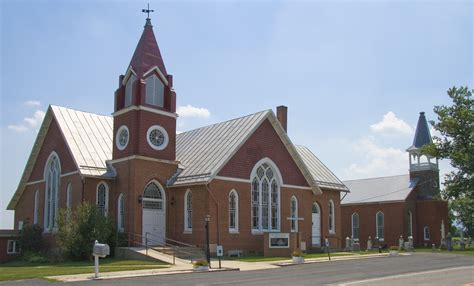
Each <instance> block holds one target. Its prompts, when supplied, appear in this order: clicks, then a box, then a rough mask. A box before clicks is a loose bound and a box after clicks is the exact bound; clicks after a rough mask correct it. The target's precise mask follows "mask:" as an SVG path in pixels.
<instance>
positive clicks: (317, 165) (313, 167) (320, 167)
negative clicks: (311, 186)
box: [295, 145, 348, 191]
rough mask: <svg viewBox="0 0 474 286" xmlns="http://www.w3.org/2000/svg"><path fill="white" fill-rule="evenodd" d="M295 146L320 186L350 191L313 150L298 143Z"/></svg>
mask: <svg viewBox="0 0 474 286" xmlns="http://www.w3.org/2000/svg"><path fill="white" fill-rule="evenodd" d="M295 147H296V150H297V151H298V154H300V156H301V158H302V159H303V162H304V163H305V164H306V166H308V169H309V171H310V172H311V175H312V176H313V178H314V180H315V181H316V183H317V184H318V185H319V187H321V188H330V189H336V190H340V191H348V189H347V187H346V186H345V185H344V184H343V183H342V182H341V181H340V180H339V179H338V178H337V177H336V175H334V173H333V172H331V170H329V168H328V167H326V165H324V164H323V162H321V160H319V159H318V157H316V155H314V153H313V152H311V150H309V149H308V148H307V147H305V146H301V145H296V146H295Z"/></svg>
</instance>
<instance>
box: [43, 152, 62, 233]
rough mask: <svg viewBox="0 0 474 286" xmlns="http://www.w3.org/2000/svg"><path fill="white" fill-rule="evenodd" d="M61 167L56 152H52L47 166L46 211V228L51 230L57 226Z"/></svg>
mask: <svg viewBox="0 0 474 286" xmlns="http://www.w3.org/2000/svg"><path fill="white" fill-rule="evenodd" d="M60 174H61V167H60V164H59V158H58V156H57V155H56V153H54V152H53V153H52V154H51V155H50V157H49V159H48V163H47V164H46V168H45V185H46V189H45V192H44V193H45V200H44V201H45V207H44V209H45V211H44V229H45V231H50V230H52V229H53V228H54V227H56V226H57V213H58V201H59V192H58V190H59V175H60Z"/></svg>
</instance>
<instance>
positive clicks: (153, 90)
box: [145, 73, 165, 107]
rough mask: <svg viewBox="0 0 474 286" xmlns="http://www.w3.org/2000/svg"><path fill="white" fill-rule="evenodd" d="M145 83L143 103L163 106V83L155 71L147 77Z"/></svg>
mask: <svg viewBox="0 0 474 286" xmlns="http://www.w3.org/2000/svg"><path fill="white" fill-rule="evenodd" d="M145 83H146V87H145V103H146V104H150V105H154V106H159V107H163V106H164V103H165V84H164V83H163V82H162V81H161V79H160V78H159V77H158V76H157V75H156V74H155V73H153V74H152V75H151V76H149V77H147V78H146V79H145ZM157 84H159V87H157ZM160 92H161V93H160Z"/></svg>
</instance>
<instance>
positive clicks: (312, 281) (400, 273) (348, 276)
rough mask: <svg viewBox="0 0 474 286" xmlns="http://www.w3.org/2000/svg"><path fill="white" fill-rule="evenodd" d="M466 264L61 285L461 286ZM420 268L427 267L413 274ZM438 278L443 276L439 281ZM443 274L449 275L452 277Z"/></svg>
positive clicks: (393, 263)
mask: <svg viewBox="0 0 474 286" xmlns="http://www.w3.org/2000/svg"><path fill="white" fill-rule="evenodd" d="M466 266H471V267H474V256H470V255H452V254H432V253H415V254H413V255H411V256H399V257H384V258H371V259H361V260H348V261H334V262H328V263H315V264H305V265H297V266H288V267H282V268H277V269H269V270H258V271H240V272H239V271H227V272H215V273H193V274H181V275H162V276H149V277H138V278H123V279H113V280H102V281H85V282H74V283H68V284H67V285H77V286H87V285H101V286H102V285H106V286H108V285H110V286H122V285H133V286H139V285H327V284H332V285H339V284H347V283H355V282H356V281H361V280H364V281H362V282H361V283H362V284H360V283H359V284H354V285H367V284H369V285H382V284H383V285H404V286H406V285H413V284H415V283H418V282H423V283H425V284H430V285H431V284H433V285H462V284H465V283H471V282H474V273H473V272H474V271H473V268H471V267H466ZM460 267H464V268H460ZM447 268H453V269H452V270H448V271H442V272H440V273H438V274H436V273H437V272H438V271H432V270H442V269H447ZM455 268H459V269H455ZM423 271H431V272H426V273H420V274H414V273H417V272H423ZM453 271H455V272H456V273H458V274H459V275H462V277H463V278H462V279H455V278H456V277H457V276H455V277H452V275H451V272H453ZM408 273H411V274H410V275H408V276H407V275H406V274H408ZM443 273H445V274H443ZM446 273H448V274H446ZM449 275H451V276H449ZM440 277H443V279H444V278H446V279H444V280H442V279H440ZM449 277H452V280H451V279H450V278H449ZM377 278H383V280H382V279H378V280H373V281H368V280H367V279H377ZM420 279H421V280H420ZM469 280H472V281H469ZM400 283H401V284H400ZM445 283H446V284H445ZM7 285H38V286H40V285H51V284H50V283H48V282H47V281H44V280H28V281H21V282H20V281H18V282H12V283H7ZM56 285H58V284H56ZM349 285H350V284H349ZM2 286H3V284H2Z"/></svg>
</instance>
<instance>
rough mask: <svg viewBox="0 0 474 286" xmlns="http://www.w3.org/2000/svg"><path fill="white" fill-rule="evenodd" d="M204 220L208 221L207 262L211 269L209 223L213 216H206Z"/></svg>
mask: <svg viewBox="0 0 474 286" xmlns="http://www.w3.org/2000/svg"><path fill="white" fill-rule="evenodd" d="M204 220H205V221H206V260H207V263H208V264H209V268H211V250H210V249H209V221H210V220H211V216H210V215H206V217H205V218H204Z"/></svg>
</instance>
